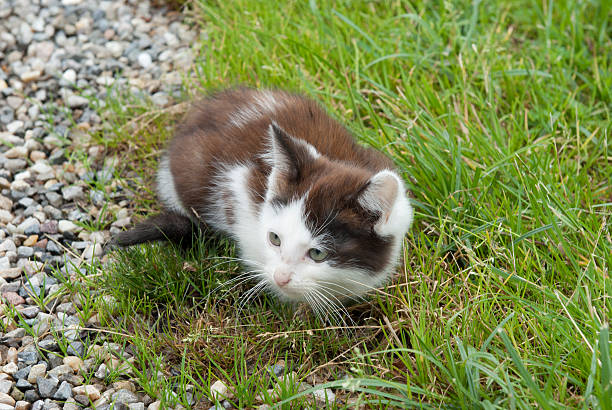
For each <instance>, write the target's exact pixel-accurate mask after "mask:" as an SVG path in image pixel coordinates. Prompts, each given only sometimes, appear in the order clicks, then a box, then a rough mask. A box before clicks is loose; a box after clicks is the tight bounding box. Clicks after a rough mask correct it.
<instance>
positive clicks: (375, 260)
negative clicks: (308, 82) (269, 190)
mask: <svg viewBox="0 0 612 410" xmlns="http://www.w3.org/2000/svg"><path fill="white" fill-rule="evenodd" d="M262 93H264V94H262ZM264 97H265V98H267V100H266V101H268V102H270V104H272V103H274V104H273V109H272V110H267V111H266V109H264V108H261V109H259V112H258V111H257V109H258V108H257V107H258V106H257V105H256V102H257V101H258V99H262V98H264ZM249 107H250V108H249ZM249 109H251V111H248V110H249ZM253 110H255V113H256V114H258V115H251V117H250V118H248V121H247V122H246V123H245V124H243V125H242V126H238V125H236V123H237V121H236V118H241V117H240V115H243V116H246V114H245V113H249V112H253ZM272 122H276V123H277V124H278V126H279V127H280V128H281V129H282V130H284V131H285V132H286V133H287V134H289V135H290V136H291V137H293V138H295V139H297V140H302V141H306V142H308V143H309V144H311V145H312V146H313V147H315V148H316V150H317V151H318V152H319V153H321V154H322V155H323V156H322V157H319V158H317V159H314V160H313V158H312V157H309V158H306V157H308V156H309V155H310V154H309V152H308V150H307V149H303V146H302V147H299V146H298V147H297V148H296V147H295V146H286V147H284V149H285V150H286V151H287V152H288V155H289V156H290V157H291V160H292V161H293V162H294V163H296V164H298V169H297V172H296V173H293V172H289V171H287V172H284V173H283V175H282V177H280V178H278V179H277V181H276V182H277V186H276V187H275V194H276V195H275V198H274V201H276V202H277V203H278V204H282V203H287V202H288V201H290V200H292V199H297V198H301V197H303V196H304V195H306V193H307V192H308V196H307V198H306V210H307V211H308V215H307V221H308V223H309V225H310V227H311V229H312V230H313V231H314V232H316V231H317V230H319V229H321V228H322V227H323V225H324V224H326V225H327V226H326V227H325V230H326V232H327V233H328V234H329V236H331V237H333V238H334V243H333V255H332V256H331V259H330V263H332V264H336V266H342V267H349V266H350V267H365V268H367V269H368V270H370V271H372V272H378V271H380V270H381V269H383V268H384V265H385V264H386V263H387V256H388V253H389V249H390V243H391V241H390V238H381V237H379V236H378V235H377V234H376V233H375V231H374V225H375V223H376V221H377V220H378V218H379V217H380V215H376V214H374V213H372V212H368V211H366V210H364V209H363V208H362V207H361V206H359V204H358V203H357V197H358V195H359V193H360V192H361V191H362V190H363V189H365V188H366V187H367V185H368V180H369V179H370V178H371V177H372V176H373V175H374V174H375V173H377V172H378V171H381V170H383V169H393V164H392V162H391V161H390V160H389V159H388V158H387V157H385V156H384V155H383V154H381V153H380V152H378V151H376V150H374V149H371V148H365V147H361V146H359V145H357V143H356V142H355V140H354V138H353V137H352V135H351V134H350V133H349V132H348V131H347V130H346V128H344V127H343V126H342V125H340V124H339V123H338V122H337V121H335V120H334V119H332V118H331V117H330V116H329V115H328V114H327V113H326V112H325V111H324V110H323V109H322V108H321V107H320V106H319V105H318V104H317V103H315V102H314V101H312V100H310V99H307V98H304V97H301V96H298V95H294V94H290V93H287V92H284V91H263V92H262V91H258V90H252V89H247V88H238V89H233V90H228V91H223V92H220V93H217V94H214V95H211V96H209V97H207V98H205V99H204V100H202V101H201V102H199V103H198V104H196V106H195V107H194V109H193V110H192V111H191V112H190V113H189V114H188V115H187V117H186V119H185V121H184V123H183V124H182V125H181V126H180V127H179V128H178V130H177V132H176V136H175V138H174V139H173V140H172V141H171V143H170V146H169V150H168V151H169V157H170V168H171V171H172V175H173V176H174V182H175V186H176V190H177V193H178V195H179V197H180V199H181V201H182V203H183V205H184V207H185V208H186V209H195V210H196V211H197V212H198V213H199V214H201V215H206V214H208V213H207V212H206V211H207V209H209V208H210V206H211V205H212V204H211V202H210V201H211V196H210V193H211V192H212V191H213V190H214V189H217V188H215V187H214V184H213V183H214V178H215V176H216V174H217V173H218V169H219V166H220V165H231V164H235V163H251V164H253V168H252V171H251V174H250V175H249V180H248V186H249V189H250V196H251V199H252V200H253V202H254V203H256V204H261V203H262V202H263V201H264V197H265V194H266V186H267V179H268V175H269V174H270V171H271V168H270V165H269V164H268V163H266V162H265V161H264V160H263V159H262V156H263V155H264V154H266V153H267V152H268V151H269V149H270V147H271V141H270V137H269V135H268V129H269V127H270V124H271V123H272ZM290 145H291V144H290ZM226 216H227V217H228V220H229V219H231V220H233V219H234V218H235V215H233V213H232V211H231V209H226Z"/></svg>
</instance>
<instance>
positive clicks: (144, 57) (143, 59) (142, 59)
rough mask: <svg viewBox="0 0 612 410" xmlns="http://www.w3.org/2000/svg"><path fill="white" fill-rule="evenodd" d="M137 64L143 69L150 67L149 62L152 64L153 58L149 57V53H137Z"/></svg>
mask: <svg viewBox="0 0 612 410" xmlns="http://www.w3.org/2000/svg"><path fill="white" fill-rule="evenodd" d="M138 64H140V66H141V67H142V68H144V69H147V68H149V67H151V64H153V60H152V59H151V56H150V55H149V53H140V54H138Z"/></svg>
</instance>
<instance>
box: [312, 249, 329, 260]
mask: <svg viewBox="0 0 612 410" xmlns="http://www.w3.org/2000/svg"><path fill="white" fill-rule="evenodd" d="M308 256H310V259H312V260H313V261H315V262H323V261H324V260H325V259H327V251H325V250H321V249H317V248H310V250H309V251H308Z"/></svg>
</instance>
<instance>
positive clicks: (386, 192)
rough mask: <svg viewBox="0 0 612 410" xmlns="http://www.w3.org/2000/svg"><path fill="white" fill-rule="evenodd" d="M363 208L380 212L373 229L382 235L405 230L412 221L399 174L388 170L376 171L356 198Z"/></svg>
mask: <svg viewBox="0 0 612 410" xmlns="http://www.w3.org/2000/svg"><path fill="white" fill-rule="evenodd" d="M357 201H358V203H359V205H361V206H362V207H363V208H365V209H367V210H369V211H372V212H376V213H379V214H380V218H379V219H378V222H377V223H376V225H375V226H374V228H375V230H376V231H377V232H378V233H379V234H382V235H387V234H389V233H395V232H400V231H401V232H402V234H403V233H404V232H406V230H408V228H409V227H410V224H411V223H412V215H413V211H412V206H410V202H409V201H408V198H406V194H405V192H404V184H403V183H402V181H401V179H400V178H399V176H397V175H396V174H395V173H394V172H392V171H389V170H383V171H380V172H378V173H377V174H376V175H374V176H373V177H372V178H370V180H369V181H368V185H367V186H366V187H365V189H364V190H363V191H362V192H361V193H360V194H359V197H358V198H357Z"/></svg>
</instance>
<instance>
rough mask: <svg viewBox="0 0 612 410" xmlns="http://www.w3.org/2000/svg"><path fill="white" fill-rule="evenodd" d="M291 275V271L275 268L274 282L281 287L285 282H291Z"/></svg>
mask: <svg viewBox="0 0 612 410" xmlns="http://www.w3.org/2000/svg"><path fill="white" fill-rule="evenodd" d="M291 276H293V272H290V271H288V270H286V269H276V270H275V271H274V282H276V284H277V285H278V286H280V287H281V288H282V287H283V286H285V285H286V284H287V283H289V282H291Z"/></svg>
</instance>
